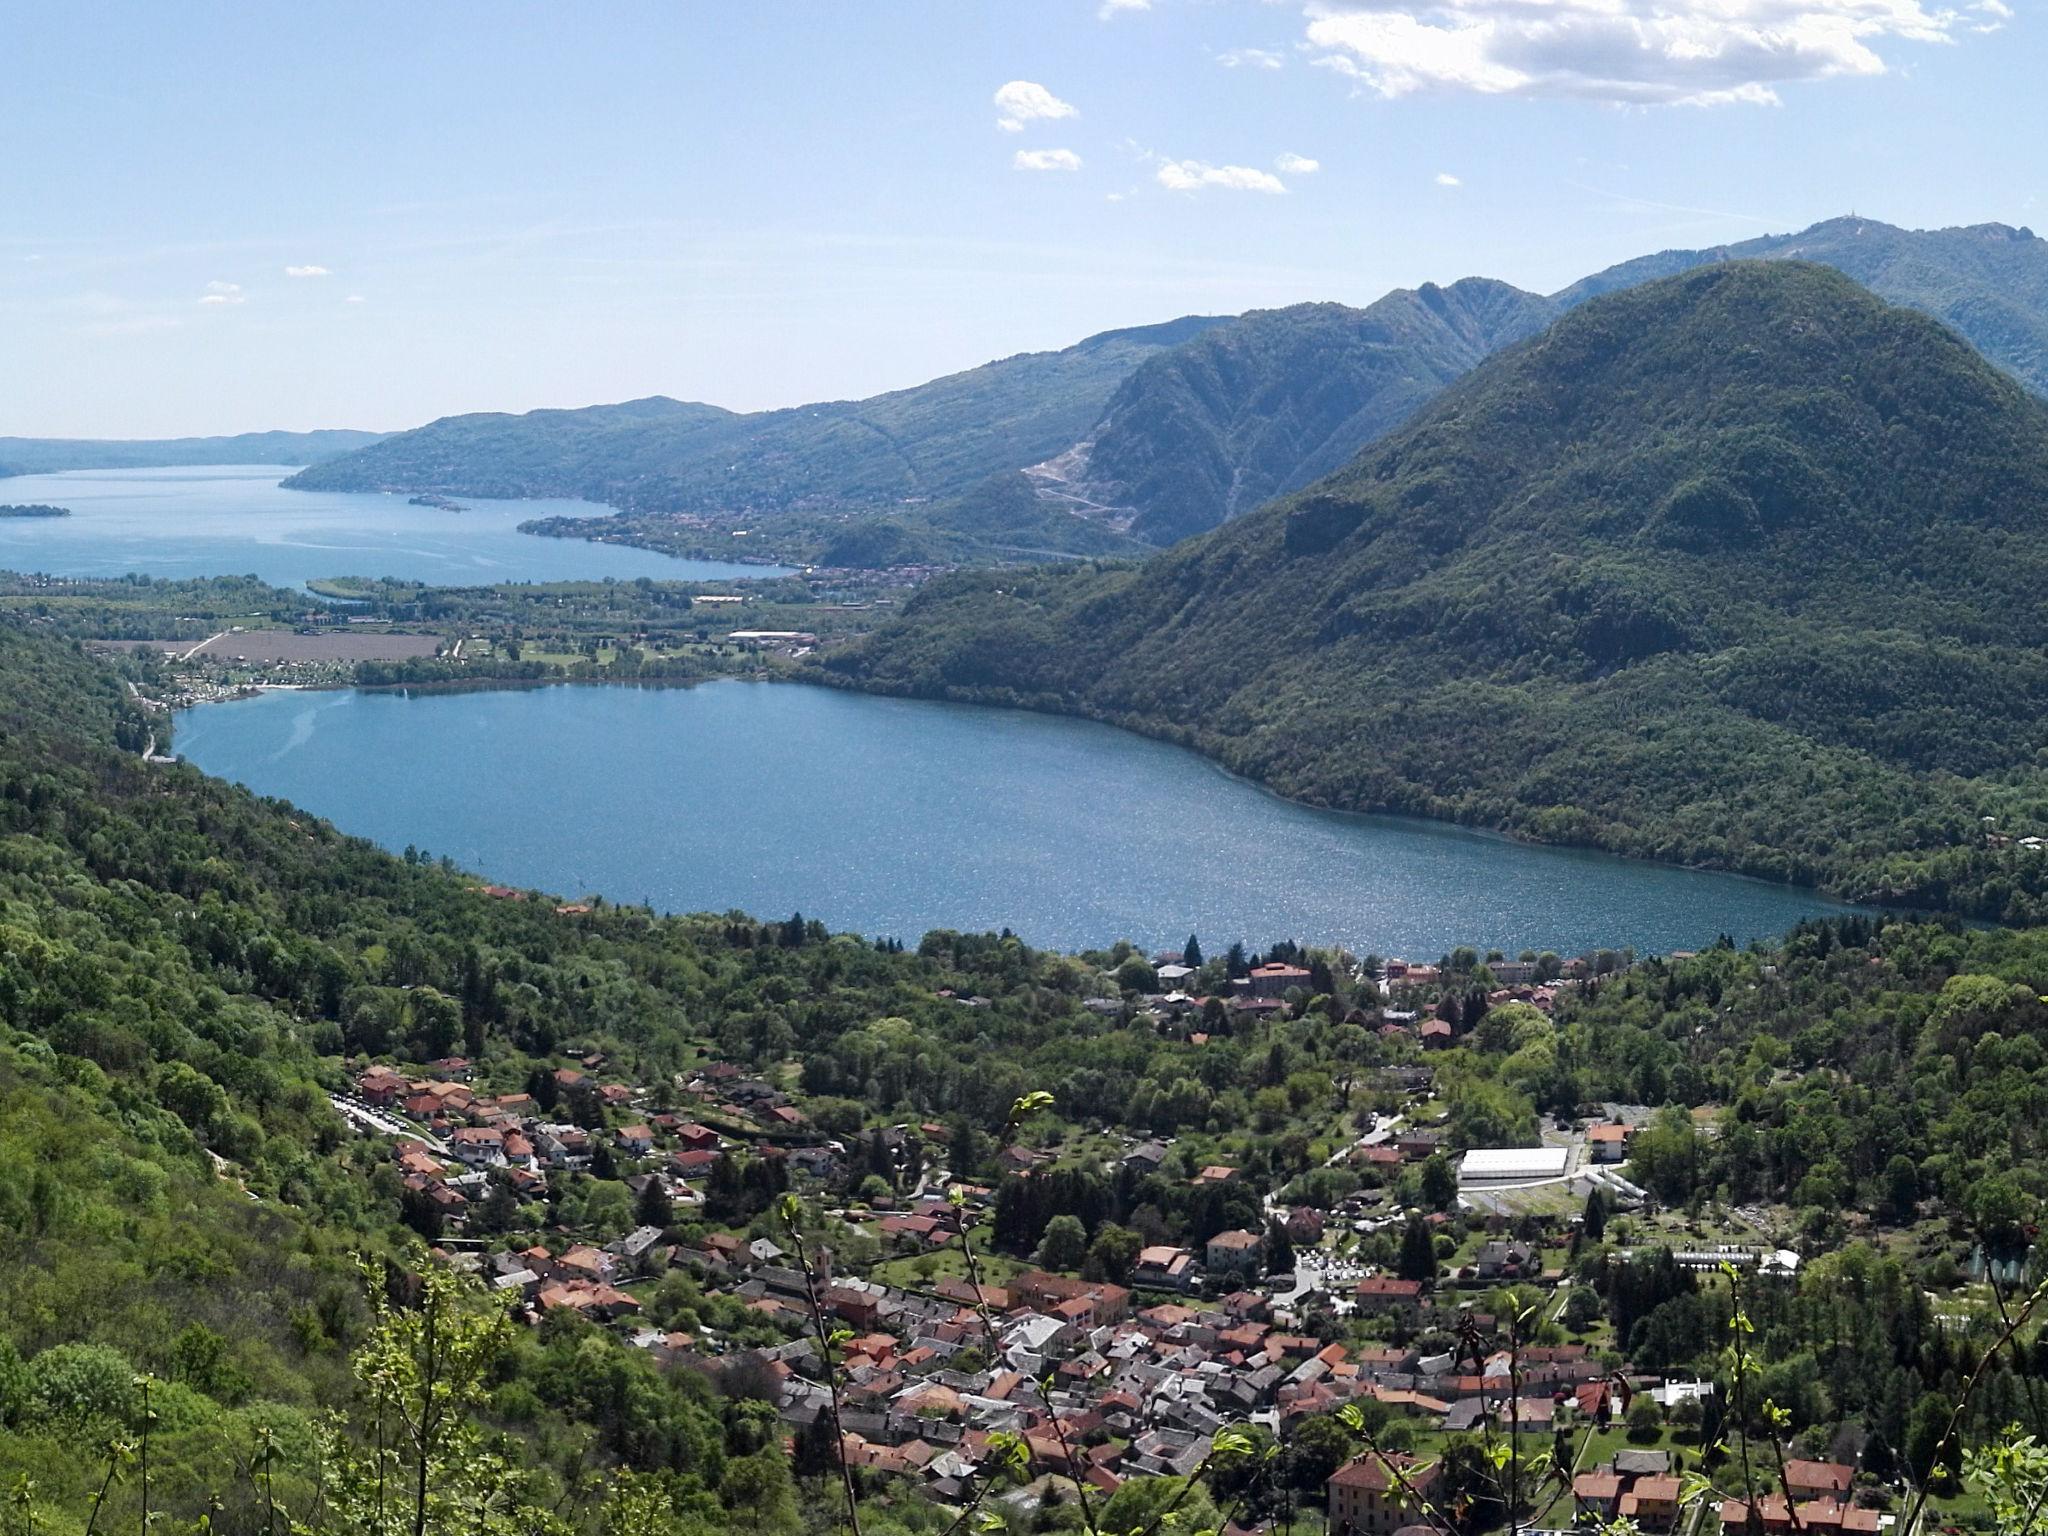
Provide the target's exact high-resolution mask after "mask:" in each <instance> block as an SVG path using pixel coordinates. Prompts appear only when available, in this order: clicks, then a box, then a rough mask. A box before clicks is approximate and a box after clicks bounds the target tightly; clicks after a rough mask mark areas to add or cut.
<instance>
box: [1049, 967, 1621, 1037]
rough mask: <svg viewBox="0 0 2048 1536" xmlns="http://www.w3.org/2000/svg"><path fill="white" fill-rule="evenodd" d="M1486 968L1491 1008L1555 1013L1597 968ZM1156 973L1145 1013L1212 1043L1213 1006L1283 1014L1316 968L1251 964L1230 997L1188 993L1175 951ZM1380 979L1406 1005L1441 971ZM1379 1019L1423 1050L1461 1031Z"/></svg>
mask: <svg viewBox="0 0 2048 1536" xmlns="http://www.w3.org/2000/svg"><path fill="white" fill-rule="evenodd" d="M1487 970H1488V971H1489V972H1490V973H1491V975H1492V977H1493V980H1494V983H1495V985H1494V986H1493V988H1492V989H1491V990H1490V991H1488V993H1487V994H1486V997H1487V1004H1488V1006H1489V1007H1498V1006H1499V1005H1501V1004H1502V1003H1513V1002H1519V1003H1527V1004H1529V1005H1530V1006H1531V1007H1533V1008H1536V1009H1538V1010H1539V1011H1541V1012H1543V1013H1550V1012H1552V1011H1553V1010H1554V1009H1555V1008H1556V1006H1557V1000H1558V998H1559V996H1560V995H1561V994H1563V993H1565V992H1567V991H1569V990H1571V989H1572V988H1575V987H1577V986H1579V985H1581V984H1582V983H1583V982H1584V980H1585V979H1586V978H1587V977H1589V976H1590V975H1591V974H1592V965H1591V963H1590V962H1589V961H1587V960H1584V959H1576V960H1572V961H1569V962H1566V963H1565V965H1564V968H1563V974H1561V975H1560V976H1558V977H1556V978H1554V979H1551V980H1548V981H1538V980H1537V979H1536V978H1537V975H1538V967H1537V964H1536V962H1535V961H1533V960H1495V961H1491V962H1489V963H1488V965H1487ZM1152 973H1153V975H1154V976H1155V977H1156V978H1157V979H1158V983H1159V990H1158V991H1157V992H1153V993H1148V994H1146V995H1145V996H1144V997H1143V998H1141V999H1140V1004H1141V1007H1142V1009H1143V1011H1144V1012H1145V1013H1146V1014H1148V1015H1149V1016H1150V1018H1151V1020H1152V1022H1153V1023H1154V1025H1155V1026H1156V1027H1158V1028H1159V1029H1161V1030H1162V1031H1163V1032H1165V1033H1168V1034H1172V1035H1175V1036H1176V1037H1178V1038H1183V1039H1186V1040H1187V1041H1188V1042H1189V1043H1190V1044H1192V1045H1206V1044H1207V1043H1208V1038H1209V1037H1208V1033H1207V1032H1206V1031H1205V1030H1202V1029H1199V1028H1197V1027H1196V1026H1197V1025H1199V1024H1202V1023H1204V1022H1206V1021H1208V1020H1211V1019H1214V1018H1216V1017H1217V1015H1216V1013H1215V1012H1214V1011H1213V1010H1212V1009H1211V1006H1210V1005H1211V1004H1212V1003H1214V1004H1216V1005H1218V1006H1219V1007H1220V1008H1221V1009H1222V1010H1223V1014H1222V1016H1223V1017H1224V1018H1226V1019H1229V1020H1232V1021H1237V1020H1243V1019H1252V1020H1256V1019H1261V1018H1266V1017H1269V1016H1273V1015H1278V1014H1284V1013H1285V1012H1286V1011H1287V1008H1288V1006H1289V1003H1288V998H1289V995H1290V994H1299V993H1301V992H1305V991H1306V990H1308V988H1309V986H1310V984H1311V980H1312V973H1311V972H1310V971H1308V970H1307V969H1306V968H1304V967H1302V966H1298V965H1291V964H1288V963H1286V962H1284V961H1278V960H1275V961H1268V962H1267V963H1265V964H1263V965H1256V966H1253V967H1252V968H1251V969H1250V970H1249V971H1248V972H1247V973H1246V974H1244V975H1243V976H1237V977H1233V978H1231V980H1230V982H1229V984H1228V990H1227V992H1226V993H1225V995H1223V996H1221V997H1212V996H1208V995H1204V994H1199V993H1194V992H1190V991H1189V990H1188V989H1189V988H1190V987H1192V986H1194V985H1196V983H1197V977H1198V971H1197V968H1196V967H1194V966H1191V965H1188V964H1186V963H1185V962H1184V961H1183V960H1182V959H1181V958H1180V957H1179V956H1178V955H1175V954H1173V953H1171V952H1167V953H1162V954H1160V955H1157V956H1155V957H1154V964H1153V968H1152ZM1377 979H1378V980H1379V982H1380V984H1381V986H1382V987H1383V988H1384V989H1385V991H1386V994H1387V997H1388V999H1389V1000H1390V1001H1391V1002H1393V1003H1396V1004H1406V1003H1412V1002H1413V1001H1414V999H1415V998H1416V997H1417V996H1418V995H1419V994H1421V993H1423V992H1425V991H1428V990H1432V989H1435V988H1437V987H1439V986H1441V985H1442V983H1443V981H1444V972H1443V970H1442V969H1441V967H1438V966H1434V965H1419V964H1413V963H1411V962H1409V961H1406V960H1388V961H1386V962H1385V963H1384V965H1383V966H1382V969H1381V971H1380V974H1379V976H1378V978H1377ZM1084 1006H1085V1007H1087V1008H1089V1009H1091V1010H1093V1011H1095V1012H1098V1013H1103V1014H1112V1015H1114V1014H1121V1013H1122V1012H1123V1009H1124V1003H1123V1002H1122V1000H1121V999H1118V998H1091V999H1089V1000H1088V1001H1087V1002H1086V1003H1085V1004H1084ZM1378 1017H1379V1024H1378V1026H1377V1028H1378V1032H1379V1034H1380V1036H1381V1038H1383V1039H1386V1040H1407V1041H1411V1042H1413V1043H1415V1044H1418V1045H1420V1046H1421V1047H1422V1048H1423V1049H1425V1050H1442V1049H1444V1048H1445V1047H1447V1046H1450V1045H1452V1044H1454V1043H1455V1042H1456V1039H1457V1030H1456V1028H1455V1027H1454V1026H1453V1025H1452V1024H1451V1023H1450V1022H1449V1021H1448V1020H1445V1019H1440V1018H1436V1017H1434V1016H1432V1015H1428V1014H1424V1013H1422V1012H1420V1011H1418V1010H1417V1009H1416V1008H1415V1007H1412V1006H1396V1007H1387V1008H1382V1009H1381V1010H1380V1012H1379V1016H1378Z"/></svg>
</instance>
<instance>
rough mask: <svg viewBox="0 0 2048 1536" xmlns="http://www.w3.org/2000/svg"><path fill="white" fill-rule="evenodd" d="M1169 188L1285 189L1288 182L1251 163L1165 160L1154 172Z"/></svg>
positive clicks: (1233, 190)
mask: <svg viewBox="0 0 2048 1536" xmlns="http://www.w3.org/2000/svg"><path fill="white" fill-rule="evenodd" d="M1154 177H1155V179H1156V180H1157V181H1158V183H1159V185H1161V186H1162V187H1164V188H1166V190H1167V191H1169V192H1199V191H1201V190H1202V189H1203V188H1204V187H1221V188H1224V189H1225V190H1226V191H1231V192H1285V191H1286V190H1287V187H1286V184H1285V183H1284V182H1282V181H1281V180H1280V178H1279V177H1278V176H1275V175H1274V174H1273V173H1272V172H1271V171H1262V170H1259V169H1258V168H1257V167H1256V166H1250V165H1204V164H1203V163H1202V162H1201V161H1200V160H1164V161H1161V162H1160V165H1159V169H1158V170H1157V171H1156V172H1154Z"/></svg>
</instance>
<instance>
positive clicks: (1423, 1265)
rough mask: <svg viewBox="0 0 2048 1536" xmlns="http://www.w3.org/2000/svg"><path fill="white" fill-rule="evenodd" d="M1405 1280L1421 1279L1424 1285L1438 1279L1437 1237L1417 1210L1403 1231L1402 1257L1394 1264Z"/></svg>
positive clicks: (1409, 1218)
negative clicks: (1432, 1234) (1431, 1232)
mask: <svg viewBox="0 0 2048 1536" xmlns="http://www.w3.org/2000/svg"><path fill="white" fill-rule="evenodd" d="M1394 1269H1395V1272H1396V1273H1397V1274H1399V1275H1400V1277H1401V1278H1402V1279H1403V1280H1420V1281H1421V1282H1422V1283H1423V1284H1424V1285H1428V1284H1429V1283H1430V1282H1432V1281H1433V1280H1435V1279H1436V1239H1435V1238H1434V1237H1432V1236H1430V1232H1429V1223H1428V1222H1427V1221H1426V1220H1424V1219H1423V1216H1422V1213H1421V1212H1419V1211H1417V1212H1414V1213H1412V1214H1410V1216H1409V1217H1408V1225H1407V1226H1406V1227H1405V1228H1403V1229H1402V1232H1401V1257H1400V1259H1399V1260H1398V1261H1397V1262H1396V1264H1395V1266H1394Z"/></svg>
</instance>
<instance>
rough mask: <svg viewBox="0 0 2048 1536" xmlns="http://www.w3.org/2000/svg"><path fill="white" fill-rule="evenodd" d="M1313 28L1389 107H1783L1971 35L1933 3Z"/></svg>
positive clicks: (1525, 10)
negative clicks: (1819, 88)
mask: <svg viewBox="0 0 2048 1536" xmlns="http://www.w3.org/2000/svg"><path fill="white" fill-rule="evenodd" d="M1986 3H1987V4H1990V5H1999V6H2001V7H2002V6H2003V4H2004V0H1986ZM1980 14H1986V15H1990V16H1992V17H1994V20H1995V19H1996V13H1995V12H1991V11H1988V10H1987V11H1984V12H1982V13H1980ZM1307 16H1308V41H1309V43H1310V45H1311V46H1313V47H1315V48H1319V49H1322V50H1324V51H1323V52H1322V53H1321V54H1320V55H1319V56H1318V57H1316V58H1315V59H1313V60H1312V61H1311V62H1313V63H1315V64H1318V65H1320V66H1322V67H1324V68H1326V69H1331V70H1334V71H1336V72H1337V73H1339V74H1341V75H1344V76H1346V77H1348V78H1350V79H1353V80H1356V81H1358V82H1359V83H1360V84H1361V85H1362V86H1363V87H1364V88H1365V89H1368V90H1371V91H1373V92H1376V93H1377V94H1379V95H1381V96H1388V97H1396V96H1407V95H1412V94H1414V93H1416V92H1419V91H1471V92H1474V93H1477V94H1480V95H1489V96H1555V97H1579V98H1583V99H1587V100H1593V101H1606V102H1615V103H1621V104H1627V105H1664V104H1674V105H1690V106H1719V105H1725V104H1727V103H1731V102H1746V103H1775V102H1776V101H1777V100H1778V95H1777V90H1776V87H1778V86H1780V85H1785V84H1791V83H1795V82H1799V81H1807V80H1826V79H1832V78H1835V77H1838V76H1845V75H1848V76H1858V75H1860V76H1870V75H1882V74H1884V73H1886V71H1887V68H1888V66H1887V65H1886V63H1885V60H1884V59H1883V58H1882V57H1881V56H1880V55H1879V54H1878V52H1877V51H1876V47H1875V45H1876V44H1879V43H1882V42H1890V41H1904V42H1917V43H1943V42H1948V41H1951V40H1952V39H1953V38H1954V36H1955V35H1956V33H1957V32H1958V30H1959V28H1960V27H1961V25H1962V22H1961V17H1960V13H1958V12H1957V11H1954V10H1948V9H1938V10H1929V9H1927V8H1926V6H1925V5H1924V4H1923V3H1922V0H1417V3H1414V4H1413V5H1412V8H1409V9H1392V8H1365V7H1361V6H1358V5H1352V4H1342V3H1337V0H1309V4H1308V7H1307Z"/></svg>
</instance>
